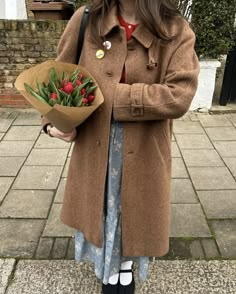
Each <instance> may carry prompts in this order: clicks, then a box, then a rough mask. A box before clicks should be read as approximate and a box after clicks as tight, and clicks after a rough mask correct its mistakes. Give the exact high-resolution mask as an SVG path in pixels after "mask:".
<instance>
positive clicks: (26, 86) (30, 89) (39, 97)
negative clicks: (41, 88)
mask: <svg viewBox="0 0 236 294" xmlns="http://www.w3.org/2000/svg"><path fill="white" fill-rule="evenodd" d="M24 85H25V88H26V90H28V92H29V93H30V94H31V95H33V96H34V97H35V98H37V99H38V100H40V101H41V102H44V103H46V104H48V103H47V102H46V101H45V100H44V99H43V98H42V97H41V96H40V95H39V94H38V93H36V92H35V91H34V90H33V89H32V88H31V87H30V86H29V85H28V84H26V83H24Z"/></svg>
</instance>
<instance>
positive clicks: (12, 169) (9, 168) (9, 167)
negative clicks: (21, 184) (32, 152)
mask: <svg viewBox="0 0 236 294" xmlns="http://www.w3.org/2000/svg"><path fill="white" fill-rule="evenodd" d="M24 161H25V157H0V176H16V175H17V174H18V172H19V170H20V168H21V166H22V164H23V163H24Z"/></svg>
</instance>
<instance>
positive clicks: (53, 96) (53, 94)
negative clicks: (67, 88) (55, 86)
mask: <svg viewBox="0 0 236 294" xmlns="http://www.w3.org/2000/svg"><path fill="white" fill-rule="evenodd" d="M50 97H51V99H53V100H57V94H56V93H55V92H53V93H52V94H51V96H50Z"/></svg>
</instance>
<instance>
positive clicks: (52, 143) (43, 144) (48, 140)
mask: <svg viewBox="0 0 236 294" xmlns="http://www.w3.org/2000/svg"><path fill="white" fill-rule="evenodd" d="M35 148H43V149H46V148H52V149H55V148H57V149H61V148H62V149H69V148H70V143H67V142H64V141H62V140H60V139H57V138H52V137H50V136H48V135H46V134H44V133H41V134H40V136H39V138H38V140H37V141H36V144H35Z"/></svg>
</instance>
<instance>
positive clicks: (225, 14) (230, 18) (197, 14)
mask: <svg viewBox="0 0 236 294" xmlns="http://www.w3.org/2000/svg"><path fill="white" fill-rule="evenodd" d="M191 11H192V20H191V26H192V28H193V30H194V32H195V34H196V52H197V54H198V56H199V57H200V58H208V59H220V58H221V55H223V54H227V53H228V51H229V49H230V48H231V47H232V46H233V44H234V38H235V28H234V20H235V13H236V0H193V3H192V7H191Z"/></svg>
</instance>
